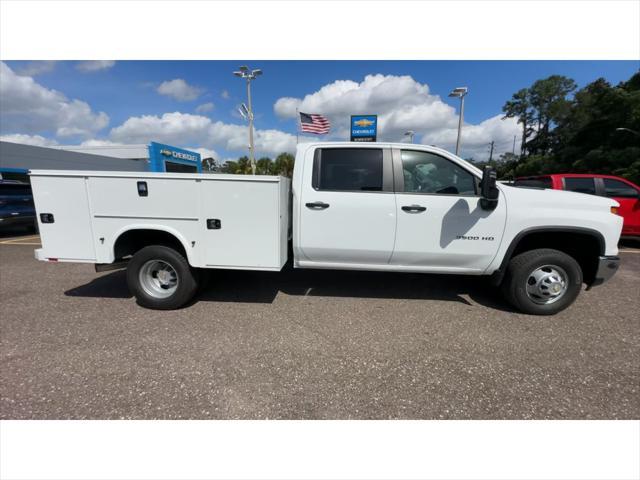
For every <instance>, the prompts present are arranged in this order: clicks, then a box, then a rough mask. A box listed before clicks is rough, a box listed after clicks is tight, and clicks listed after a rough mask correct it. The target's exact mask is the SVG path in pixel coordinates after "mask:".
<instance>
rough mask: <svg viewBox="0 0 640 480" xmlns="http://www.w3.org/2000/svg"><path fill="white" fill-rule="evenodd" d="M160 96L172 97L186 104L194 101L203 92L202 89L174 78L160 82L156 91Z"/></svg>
mask: <svg viewBox="0 0 640 480" xmlns="http://www.w3.org/2000/svg"><path fill="white" fill-rule="evenodd" d="M156 91H157V92H158V93H159V94H160V95H166V96H167V97H172V98H174V99H176V100H178V101H181V102H186V101H190V100H195V99H196V98H198V97H199V96H200V94H202V92H203V91H204V90H203V89H202V88H199V87H194V86H193V85H189V84H188V83H187V82H185V81H184V80H183V79H182V78H175V79H173V80H168V81H166V82H162V83H161V84H160V86H159V87H158V88H157V90H156Z"/></svg>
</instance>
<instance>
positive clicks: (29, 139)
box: [0, 133, 58, 147]
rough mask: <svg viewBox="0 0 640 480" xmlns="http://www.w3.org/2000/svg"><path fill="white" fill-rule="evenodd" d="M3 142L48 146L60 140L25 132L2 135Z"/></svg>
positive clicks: (0, 136) (0, 137)
mask: <svg viewBox="0 0 640 480" xmlns="http://www.w3.org/2000/svg"><path fill="white" fill-rule="evenodd" d="M0 140H2V141H3V142H11V143H22V144H24V145H35V146H38V147H48V146H51V145H57V144H58V142H56V141H55V140H53V139H52V138H45V137H43V136H41V135H25V134H23V133H12V134H10V135H0Z"/></svg>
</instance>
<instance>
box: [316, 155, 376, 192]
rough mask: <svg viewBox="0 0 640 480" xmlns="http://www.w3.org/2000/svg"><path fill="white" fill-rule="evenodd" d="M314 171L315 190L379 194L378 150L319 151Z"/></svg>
mask: <svg viewBox="0 0 640 480" xmlns="http://www.w3.org/2000/svg"><path fill="white" fill-rule="evenodd" d="M314 171H315V175H314V180H313V187H314V188H315V189H317V190H333V191H356V192H357V191H361V192H381V191H382V185H383V183H382V176H383V163H382V149H376V148H323V149H322V150H321V152H320V155H319V157H316V159H315V161H314Z"/></svg>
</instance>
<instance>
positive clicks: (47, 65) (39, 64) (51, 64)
mask: <svg viewBox="0 0 640 480" xmlns="http://www.w3.org/2000/svg"><path fill="white" fill-rule="evenodd" d="M56 63H58V62H56V61H55V60H36V61H33V62H29V63H27V64H25V65H23V66H21V67H19V68H17V69H16V72H17V73H18V74H19V75H26V76H28V77H34V76H36V75H41V74H43V73H49V72H51V71H52V70H53V69H54V68H55V66H56Z"/></svg>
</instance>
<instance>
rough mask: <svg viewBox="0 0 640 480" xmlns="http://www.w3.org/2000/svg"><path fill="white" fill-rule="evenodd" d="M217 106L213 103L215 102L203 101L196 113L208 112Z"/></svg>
mask: <svg viewBox="0 0 640 480" xmlns="http://www.w3.org/2000/svg"><path fill="white" fill-rule="evenodd" d="M214 108H215V105H214V104H213V102H207V103H203V104H202V105H198V106H197V107H196V113H206V112H210V111H211V110H213V109H214Z"/></svg>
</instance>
